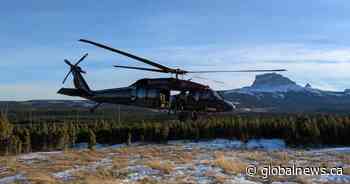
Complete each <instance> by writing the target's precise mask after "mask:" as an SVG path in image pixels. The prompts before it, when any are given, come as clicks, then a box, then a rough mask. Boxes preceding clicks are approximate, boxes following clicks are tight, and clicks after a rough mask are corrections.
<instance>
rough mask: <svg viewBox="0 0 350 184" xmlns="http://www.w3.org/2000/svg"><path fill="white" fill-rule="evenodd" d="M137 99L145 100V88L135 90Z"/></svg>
mask: <svg viewBox="0 0 350 184" xmlns="http://www.w3.org/2000/svg"><path fill="white" fill-rule="evenodd" d="M137 97H138V98H145V97H146V90H145V88H137Z"/></svg>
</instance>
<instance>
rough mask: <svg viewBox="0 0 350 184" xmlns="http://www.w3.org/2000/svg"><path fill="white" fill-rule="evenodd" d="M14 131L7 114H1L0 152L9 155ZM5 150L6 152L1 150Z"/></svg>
mask: <svg viewBox="0 0 350 184" xmlns="http://www.w3.org/2000/svg"><path fill="white" fill-rule="evenodd" d="M12 131H13V125H12V124H11V123H10V121H9V120H8V118H7V114H6V113H4V112H1V114H0V152H5V154H8V152H9V150H8V144H9V142H10V138H11V135H12ZM1 148H3V149H4V150H1Z"/></svg>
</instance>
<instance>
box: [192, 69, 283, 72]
mask: <svg viewBox="0 0 350 184" xmlns="http://www.w3.org/2000/svg"><path fill="white" fill-rule="evenodd" d="M284 71H287V70H285V69H278V70H204V71H188V72H187V73H229V72H284Z"/></svg>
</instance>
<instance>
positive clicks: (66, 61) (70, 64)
mask: <svg viewBox="0 0 350 184" xmlns="http://www.w3.org/2000/svg"><path fill="white" fill-rule="evenodd" d="M64 62H65V63H67V65H69V66H71V67H72V66H73V65H72V63H70V62H69V61H68V60H67V59H65V60H64Z"/></svg>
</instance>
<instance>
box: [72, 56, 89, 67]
mask: <svg viewBox="0 0 350 184" xmlns="http://www.w3.org/2000/svg"><path fill="white" fill-rule="evenodd" d="M88 55H89V54H88V53H86V54H85V55H84V56H83V57H81V58H80V59H79V61H78V62H77V63H75V66H78V65H79V63H80V62H82V61H83V60H84V59H85V58H86V56H88Z"/></svg>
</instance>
